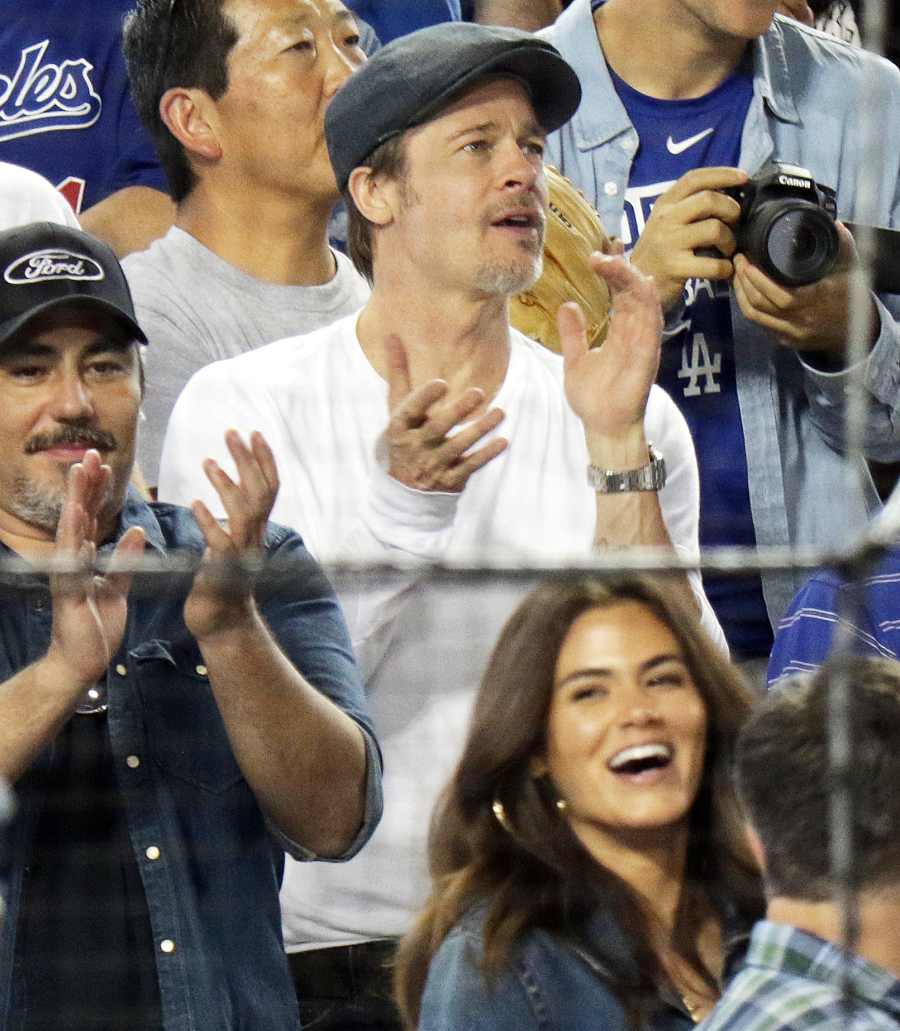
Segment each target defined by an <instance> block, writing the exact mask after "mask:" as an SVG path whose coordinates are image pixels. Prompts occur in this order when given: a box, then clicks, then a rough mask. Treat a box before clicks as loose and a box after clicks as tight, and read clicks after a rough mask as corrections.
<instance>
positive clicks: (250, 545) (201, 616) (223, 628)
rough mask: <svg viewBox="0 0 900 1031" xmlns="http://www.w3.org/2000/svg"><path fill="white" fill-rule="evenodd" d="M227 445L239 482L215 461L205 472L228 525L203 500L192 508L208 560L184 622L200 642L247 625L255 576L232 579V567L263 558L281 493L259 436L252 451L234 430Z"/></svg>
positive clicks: (196, 579)
mask: <svg viewBox="0 0 900 1031" xmlns="http://www.w3.org/2000/svg"><path fill="white" fill-rule="evenodd" d="M225 444H226V446H227V447H228V451H229V453H230V454H231V457H232V458H233V459H234V464H235V467H236V469H237V482H235V481H234V480H233V479H232V478H231V477H230V476H229V475H228V474H227V473H226V472H225V470H224V469H222V467H221V466H220V465H219V464H218V463H217V462H215V461H213V459H211V458H207V459H206V461H205V462H204V463H203V471H204V472H205V473H206V476H207V479H208V480H209V482H210V483H211V484H212V485H213V487H215V489H216V493H217V494H218V495H219V498H220V499H221V501H222V506H223V508H224V509H225V514H226V518H227V523H226V525H222V523H220V522H219V521H218V520H217V519H216V518H215V517H214V516H213V514H212V513H211V512H210V510H209V509H208V508H207V507H206V505H205V504H204V503H203V502H202V501H195V502H194V503H193V505H192V506H191V510H192V511H193V513H194V518H195V519H196V520H197V523H198V525H199V526H200V529H201V530H202V531H203V535H204V537H205V538H206V553H205V555H204V562H203V565H202V566H201V568H200V569H199V570H198V572H197V575H196V576H195V577H194V584H193V587H192V588H191V593H190V594H189V595H188V598H187V601H186V602H185V606H184V621H185V624H186V626H187V628H188V630H190V632H191V633H192V634H193V635H194V637H195V638H197V640H198V641H199V640H202V639H203V638H204V637H210V636H212V635H215V634H217V633H221V632H227V631H229V630H231V629H233V628H234V627H236V626H238V625H241V624H245V622H246V620H247V619H248V617H250V616H252V613H253V590H252V578H251V576H250V575H249V572H248V571H245V572H244V574H241V573H240V572H239V571H238V570H237V569H235V571H234V574H232V575H229V573H228V564H229V563H234V564H236V565H237V564H239V563H241V562H242V561H245V560H251V561H252V560H254V559H256V558H258V556H259V555H261V553H262V548H263V542H264V540H265V531H266V524H267V522H268V520H269V514H270V513H271V511H272V506H273V505H274V504H275V498H276V497H277V495H278V486H279V483H278V469H277V467H276V465H275V458H274V456H273V455H272V451H271V449H270V448H269V445H268V444H267V443H266V440H265V438H264V437H263V435H262V434H261V433H256V432H254V433H251V435H250V445H249V447H248V446H247V444H245V443H244V441H243V440H242V439H241V436H240V434H239V433H238V432H237V431H236V430H233V429H232V430H228V432H227V433H226V434H225Z"/></svg>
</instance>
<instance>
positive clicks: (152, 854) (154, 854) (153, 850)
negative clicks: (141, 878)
mask: <svg viewBox="0 0 900 1031" xmlns="http://www.w3.org/2000/svg"><path fill="white" fill-rule="evenodd" d="M144 855H145V856H146V857H147V858H148V859H159V849H158V848H157V846H156V845H150V847H149V848H148V849H147V851H146V852H145V853H144Z"/></svg>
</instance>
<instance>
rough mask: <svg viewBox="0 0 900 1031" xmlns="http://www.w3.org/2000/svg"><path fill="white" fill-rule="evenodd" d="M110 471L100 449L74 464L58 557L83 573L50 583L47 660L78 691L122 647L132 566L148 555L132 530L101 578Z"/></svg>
mask: <svg viewBox="0 0 900 1031" xmlns="http://www.w3.org/2000/svg"><path fill="white" fill-rule="evenodd" d="M109 478H110V469H109V466H107V465H103V464H102V463H101V461H100V455H99V454H98V452H96V451H94V450H90V451H87V452H86V453H85V456H84V459H83V460H82V461H81V462H78V463H76V464H75V465H73V466H72V467H71V468H70V469H69V472H68V476H67V478H66V492H65V498H64V500H63V506H62V510H61V512H60V516H59V523H58V525H57V530H56V548H55V551H54V557H56V558H62V559H68V560H72V561H77V562H78V563H80V565H81V566H82V568H81V569H79V570H78V571H77V572H72V573H59V574H55V575H54V576H52V577H51V578H50V591H51V594H52V596H53V628H52V631H51V636H50V647H49V649H48V653H47V657H48V658H49V659H51V660H55V661H59V662H60V663H61V664H62V666H63V668H64V669H65V670H66V675H67V678H68V677H69V676H71V678H72V680H73V683H74V684H75V686H76V687H78V686H80V687H88V686H90V685H91V684H94V683H96V681H97V680H98V679H99V678H100V677H101V676H103V674H104V673H105V671H106V668H107V666H108V665H109V662H110V660H111V658H112V656H113V655H114V654H115V653H116V651H117V650H118V648H119V645H120V644H121V642H122V636H123V634H124V633H125V624H126V620H127V617H128V589H129V587H130V586H131V574H130V573H129V572H128V567H129V565H130V564H131V562H132V561H133V560H134V559H137V558H140V556H141V555H142V554H143V552H144V531H143V530H141V529H140V528H139V527H134V526H133V527H131V528H130V529H129V530H127V531H126V533H124V534H123V535H122V537H121V539H120V540H119V542H118V544H117V545H116V548H115V551H114V552H113V556H112V560H111V562H110V565H109V570H108V572H107V573H106V574H105V575H104V576H99V575H95V573H94V571H93V565H94V559H95V556H96V551H97V522H98V515H99V512H100V508H101V506H102V504H103V501H104V499H105V496H106V491H107V487H108V484H109Z"/></svg>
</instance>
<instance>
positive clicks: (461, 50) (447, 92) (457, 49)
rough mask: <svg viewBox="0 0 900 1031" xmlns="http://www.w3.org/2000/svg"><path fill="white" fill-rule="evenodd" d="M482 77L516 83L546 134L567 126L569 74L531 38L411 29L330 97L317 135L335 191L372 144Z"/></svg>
mask: <svg viewBox="0 0 900 1031" xmlns="http://www.w3.org/2000/svg"><path fill="white" fill-rule="evenodd" d="M486 75H509V76H510V77H511V78H514V79H519V80H520V81H521V82H522V83H523V84H524V85H525V86H526V87H527V89H528V91H529V93H530V94H531V103H532V105H533V106H534V110H535V114H536V115H537V117H538V121H539V122H540V123H541V125H542V126H543V128H544V129H545V130H546V131H547V132H553V130H554V129H558V128H559V127H560V126H561V125H562V124H563V123H564V122H567V121H568V120H569V119H570V118H571V117H572V115H573V114H574V113H575V111H576V110H577V108H578V104H579V102H580V101H581V85H580V83H579V81H578V76H577V75H576V74H575V71H574V69H573V68H572V67H571V66H570V65H569V64H568V63H567V62H566V61H565V60H564V59H563V57H562V56H561V54H560V53H559V51H558V50H557V49H556V47H554V46H553V45H552V44H551V43H548V42H547V41H546V40H543V39H539V38H538V37H537V36H533V35H531V33H528V32H522V31H520V30H519V29H510V28H504V27H500V26H494V25H476V24H474V23H472V22H442V23H441V24H439V25H432V26H429V27H428V28H425V29H419V30H418V31H416V32H411V33H409V35H406V36H400V37H399V38H398V39H395V40H393V41H392V42H391V43H388V45H387V46H386V47H383V48H382V49H381V50H379V51H377V52H376V53H375V54H374V56H373V57H371V58H370V59H369V60H368V61H367V62H366V63H365V64H364V65H362V66H361V67H360V68H359V69H358V70H357V71H355V72H354V73H353V74H352V75H351V76H350V77H349V78H348V79H347V80H346V82H345V83H344V84H343V85H342V86H341V88H340V89H339V90H338V91H337V93H336V94H335V95H334V97H333V98H332V99H331V102H330V103H329V105H328V108H327V110H326V112H325V137H326V140H327V142H328V153H329V154H330V156H331V164H332V166H333V168H334V175H335V178H336V179H337V184H338V189H340V190H341V191H342V192H343V190H344V189H345V188H346V186H347V180H348V179H349V178H350V173H351V172H352V171H353V169H354V168H356V167H357V166H358V165H363V164H365V159H366V158H367V157H368V156H369V154H371V153H372V151H373V150H375V148H376V147H378V146H380V145H381V144H382V143H384V142H385V141H386V140H389V139H390V138H391V137H392V136H396V135H398V134H399V133H402V132H405V131H406V130H407V129H411V128H412V127H413V126H416V125H421V124H423V123H424V122H426V121H428V119H429V118H430V117H431V116H432V115H434V114H436V113H437V112H438V111H439V110H440V108H441V107H443V106H444V105H445V104H446V103H448V102H449V101H450V100H452V99H453V98H454V97H455V96H456V95H457V94H459V93H460V92H461V91H462V90H463V89H465V88H466V87H467V86H470V85H472V84H474V83H475V82H476V81H477V80H478V79H481V78H484V76H486Z"/></svg>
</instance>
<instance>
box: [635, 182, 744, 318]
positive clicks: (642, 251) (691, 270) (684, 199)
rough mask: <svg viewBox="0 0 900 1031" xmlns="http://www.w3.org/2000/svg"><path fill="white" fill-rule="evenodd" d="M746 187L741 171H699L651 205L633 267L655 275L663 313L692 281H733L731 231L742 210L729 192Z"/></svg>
mask: <svg viewBox="0 0 900 1031" xmlns="http://www.w3.org/2000/svg"><path fill="white" fill-rule="evenodd" d="M746 182H747V173H746V172H744V171H742V170H741V169H739V168H722V167H712V168H695V169H692V170H691V171H690V172H686V173H685V174H684V175H683V176H682V177H681V178H680V179H679V180H678V181H677V182H676V183H675V184H674V185H673V186H671V187H670V188H669V189H668V190H667V191H666V192H665V193H664V194H663V195H662V196H661V197H660V198H659V200H657V201H656V203H655V204H654V205H653V210H652V212H651V213H650V217H649V219H648V220H647V224H646V226H645V227H644V231H643V232H642V233H641V235H640V238H639V239H638V241H637V243H636V244H635V246H634V249H633V250H632V252H631V263H632V264H633V265H635V266H636V267H637V268H639V269H640V270H641V272H643V273H644V274H645V275H648V276H653V278H654V280H655V281H656V288H657V290H658V291H659V295H660V300H661V302H662V306H663V310H668V309H670V308H672V307H673V306H674V305H675V304H677V303H678V301H679V300H680V299H681V295H682V293H683V291H684V284H685V283H686V281H687V280H688V279H712V280H728V279H731V277H732V275H733V274H734V267H733V265H732V263H731V257H732V255H733V254H734V253H735V251H736V250H737V241H736V239H735V235H734V232H733V229H732V227H733V226H734V225H735V224H736V223H737V221H738V219H739V218H740V215H741V206H740V204H739V203H738V201H737V200H735V198H734V197H732V196H729V194H728V193H726V192H725V191H727V190H729V189H733V188H738V187H742V186H743V185H744V184H745V183H746Z"/></svg>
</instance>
